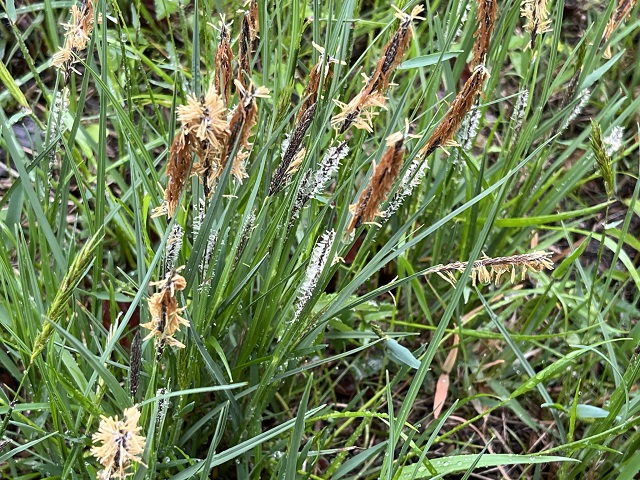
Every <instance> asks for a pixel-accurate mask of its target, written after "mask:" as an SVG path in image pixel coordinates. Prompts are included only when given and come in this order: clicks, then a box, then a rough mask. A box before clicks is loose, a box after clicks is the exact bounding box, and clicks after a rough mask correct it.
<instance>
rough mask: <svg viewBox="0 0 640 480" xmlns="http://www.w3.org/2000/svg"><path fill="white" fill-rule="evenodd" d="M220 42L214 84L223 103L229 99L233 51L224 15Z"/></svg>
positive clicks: (216, 57)
mask: <svg viewBox="0 0 640 480" xmlns="http://www.w3.org/2000/svg"><path fill="white" fill-rule="evenodd" d="M219 28H220V43H219V44H218V48H217V49H216V56H215V68H216V71H215V76H214V85H215V87H216V90H217V91H218V92H220V94H221V95H222V96H223V98H224V102H225V105H229V102H230V99H231V83H232V81H233V68H232V66H231V61H232V60H233V52H232V51H231V44H230V43H229V40H230V39H229V26H228V25H227V24H225V19H224V15H221V18H220V27H219Z"/></svg>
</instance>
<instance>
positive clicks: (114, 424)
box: [91, 406, 146, 480]
mask: <svg viewBox="0 0 640 480" xmlns="http://www.w3.org/2000/svg"><path fill="white" fill-rule="evenodd" d="M139 420H140V411H139V410H138V408H137V407H136V406H133V407H131V408H127V409H126V410H125V411H124V415H123V417H122V420H120V419H119V418H118V417H105V416H102V417H101V418H100V426H99V427H98V431H97V432H96V433H94V434H93V435H92V437H91V440H92V441H93V446H92V447H91V455H93V456H94V457H96V458H97V459H98V461H99V462H100V463H101V464H102V466H103V469H102V470H100V471H99V472H98V479H99V480H111V479H116V478H118V479H122V478H126V477H127V476H128V475H130V474H129V473H127V470H128V469H129V467H130V466H131V462H137V463H140V462H141V461H142V460H141V458H140V455H141V454H142V453H143V452H144V447H145V443H146V440H145V438H144V437H143V436H142V435H139V432H140V430H141V428H142V427H140V426H139V425H138V421H139Z"/></svg>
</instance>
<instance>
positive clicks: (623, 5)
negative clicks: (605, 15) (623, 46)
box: [600, 0, 636, 58]
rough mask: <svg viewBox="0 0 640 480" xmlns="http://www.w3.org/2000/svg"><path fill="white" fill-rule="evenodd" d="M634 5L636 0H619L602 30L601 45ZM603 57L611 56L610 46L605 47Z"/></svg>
mask: <svg viewBox="0 0 640 480" xmlns="http://www.w3.org/2000/svg"><path fill="white" fill-rule="evenodd" d="M635 5H636V0H620V3H618V6H617V7H616V10H615V11H614V12H613V15H612V16H611V18H610V19H609V22H608V23H607V27H606V28H605V30H604V35H603V37H602V42H601V44H600V45H601V46H602V45H604V44H605V43H606V42H607V40H609V37H610V36H611V34H612V33H613V32H614V30H615V29H616V28H617V27H618V25H620V24H621V23H622V22H623V21H624V20H625V19H626V18H627V17H628V16H629V14H630V13H631V10H632V9H633V7H634V6H635ZM604 58H611V47H610V46H609V47H607V49H606V50H605V52H604Z"/></svg>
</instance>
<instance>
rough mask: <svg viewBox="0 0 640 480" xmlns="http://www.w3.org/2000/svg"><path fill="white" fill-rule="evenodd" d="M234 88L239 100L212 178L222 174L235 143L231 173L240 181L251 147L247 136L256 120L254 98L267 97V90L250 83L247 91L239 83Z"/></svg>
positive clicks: (243, 176) (243, 174)
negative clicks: (218, 163) (236, 147)
mask: <svg viewBox="0 0 640 480" xmlns="http://www.w3.org/2000/svg"><path fill="white" fill-rule="evenodd" d="M236 82H237V81H236ZM236 89H237V90H238V95H239V97H240V102H238V105H236V108H235V109H234V110H233V114H232V115H231V120H230V121H229V130H230V132H231V133H230V135H229V136H228V140H227V143H226V145H225V146H224V149H223V153H222V157H221V158H222V160H221V162H220V165H219V166H218V169H217V170H216V172H215V173H214V178H219V177H220V175H222V172H223V170H224V168H225V166H226V165H227V162H228V160H229V156H230V155H231V152H232V151H233V149H234V147H235V146H236V143H237V144H238V149H237V150H236V154H235V157H234V159H233V165H232V167H231V173H232V175H233V176H234V177H236V178H237V179H238V180H239V181H242V179H243V178H246V177H247V173H246V171H245V168H244V161H245V160H246V158H247V157H248V156H249V153H248V150H249V148H250V147H251V144H250V143H249V137H251V135H252V133H253V132H252V129H253V127H254V126H255V124H256V122H257V120H258V104H257V102H256V98H268V97H269V90H268V89H267V88H266V87H259V88H257V89H256V87H255V85H250V87H249V90H248V91H247V90H245V89H244V88H243V87H242V85H240V84H239V83H236Z"/></svg>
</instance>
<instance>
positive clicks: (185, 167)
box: [164, 128, 191, 217]
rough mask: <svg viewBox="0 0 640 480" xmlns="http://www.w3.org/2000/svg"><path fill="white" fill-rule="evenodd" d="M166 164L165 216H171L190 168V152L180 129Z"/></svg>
mask: <svg viewBox="0 0 640 480" xmlns="http://www.w3.org/2000/svg"><path fill="white" fill-rule="evenodd" d="M169 154H170V156H169V163H168V164H167V177H168V179H167V188H166V189H165V191H164V199H165V202H166V209H167V215H168V216H169V217H171V216H173V214H174V212H175V211H176V209H177V208H178V204H179V203H180V195H181V194H182V189H183V188H184V185H185V183H186V182H187V178H188V176H189V169H190V168H191V150H190V149H189V145H188V144H187V134H186V133H185V131H184V128H181V129H180V131H179V132H178V134H177V135H176V138H175V139H174V140H173V143H172V144H171V148H170V149H169Z"/></svg>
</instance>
